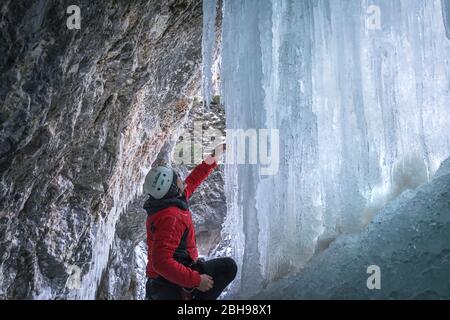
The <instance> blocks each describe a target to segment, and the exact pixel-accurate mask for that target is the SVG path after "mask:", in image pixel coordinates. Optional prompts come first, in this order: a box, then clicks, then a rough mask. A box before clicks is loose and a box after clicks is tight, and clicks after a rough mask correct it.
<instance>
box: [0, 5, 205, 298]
mask: <svg viewBox="0 0 450 320" xmlns="http://www.w3.org/2000/svg"><path fill="white" fill-rule="evenodd" d="M71 4H72V3H69V2H67V1H46V0H41V1H33V2H28V1H16V0H11V1H6V2H4V3H3V4H2V5H1V10H0V26H1V33H0V38H1V39H0V70H1V72H0V105H1V109H0V110H1V112H0V125H1V127H0V177H1V180H0V298H15V299H17V298H95V297H96V296H97V297H102V295H103V297H110V296H111V292H112V291H114V289H113V288H114V284H111V283H110V284H109V285H106V284H105V283H107V281H103V282H102V283H103V284H104V286H103V288H107V289H102V290H100V291H99V290H97V288H98V285H99V283H100V280H101V278H102V275H104V271H105V268H106V267H107V265H108V261H109V262H110V261H111V259H112V258H111V257H112V256H114V254H115V255H116V256H119V257H120V259H119V260H122V261H123V262H124V263H127V257H128V254H130V252H125V251H114V252H112V253H111V254H110V247H111V246H112V245H113V243H116V242H117V241H119V240H117V239H122V240H123V241H129V242H130V243H131V244H130V248H131V247H133V248H137V249H136V250H139V246H137V247H136V246H135V245H136V244H138V243H139V242H140V240H141V238H140V236H139V233H138V232H137V233H135V234H134V233H133V232H130V230H129V229H120V228H118V229H117V230H116V225H127V226H131V225H137V221H138V220H139V217H140V216H139V215H136V216H134V218H133V219H132V220H133V221H131V222H130V223H123V224H120V223H119V224H116V223H117V221H118V219H119V216H120V214H121V213H122V212H125V209H126V208H127V205H128V204H129V203H130V202H131V201H132V200H133V199H134V198H135V197H136V196H137V195H139V194H140V193H141V190H140V188H141V185H142V181H143V178H144V175H145V173H146V171H147V169H149V168H150V166H151V164H152V163H153V161H154V160H155V159H156V158H157V156H158V154H159V153H160V150H161V149H162V148H163V146H164V144H165V142H166V141H169V140H170V139H173V135H174V134H176V132H177V129H179V128H180V127H182V126H183V124H184V123H185V121H186V119H187V113H188V111H189V109H190V107H191V105H192V104H191V97H192V96H193V94H194V93H196V92H197V91H198V88H199V77H200V73H199V70H200V69H199V65H200V61H199V60H200V51H201V45H200V44H201V25H202V21H201V14H202V12H201V2H200V1H197V0H164V1H160V0H154V1H78V6H79V7H80V14H81V26H80V27H81V28H80V29H79V30H77V29H73V30H69V29H68V28H67V26H66V19H67V18H68V16H69V15H68V14H67V13H66V9H67V7H68V6H69V5H71ZM136 210H137V209H136ZM140 214H142V212H141V213H140ZM121 219H125V220H126V221H129V220H127V219H128V218H127V216H123V217H122V218H121ZM113 247H114V246H113ZM144 249H145V248H141V250H144ZM138 256H139V255H138ZM120 274H121V273H120V272H119V273H118V274H117V275H118V276H120ZM132 278H133V275H132V274H131V273H130V278H129V279H128V280H129V281H127V283H129V286H128V288H129V291H130V293H129V297H134V296H136V293H135V291H136V290H137V289H136V290H134V289H133V288H134V287H133V283H137V282H138V280H139V279H136V278H133V279H132ZM103 279H105V278H104V277H103ZM124 281H125V280H124ZM111 290H112V291H111ZM105 292H106V293H105ZM112 295H114V293H112Z"/></svg>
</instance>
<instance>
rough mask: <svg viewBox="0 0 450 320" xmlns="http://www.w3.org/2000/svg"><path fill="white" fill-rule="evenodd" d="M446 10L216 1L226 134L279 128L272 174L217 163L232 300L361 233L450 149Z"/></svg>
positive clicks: (402, 2) (425, 5)
mask: <svg viewBox="0 0 450 320" xmlns="http://www.w3.org/2000/svg"><path fill="white" fill-rule="evenodd" d="M449 8H450V2H449V1H448V0H443V1H441V0H429V1H422V0H374V1H370V2H369V1H367V0H351V1H333V0H305V1H297V0H264V1H262V0H239V1H233V0H224V3H223V8H222V9H223V21H222V37H223V38H222V39H223V40H222V41H223V42H222V66H221V70H222V74H221V81H222V97H223V101H224V105H225V107H226V117H227V128H229V129H244V130H247V129H252V128H255V129H259V128H268V129H278V130H279V170H278V172H277V173H276V174H275V175H269V176H262V175H260V173H259V170H258V166H257V165H252V164H246V165H242V164H237V165H228V166H227V167H226V190H227V191H226V192H227V201H228V216H227V221H226V224H225V232H226V233H227V234H228V235H229V237H228V239H227V240H226V241H229V242H230V245H231V248H232V250H233V254H234V255H235V257H236V258H237V261H238V264H239V265H240V271H241V272H240V275H239V276H240V287H239V291H240V293H241V295H242V296H244V297H245V296H250V295H252V294H254V293H255V292H257V291H258V290H260V289H261V288H262V287H263V286H265V284H267V283H268V282H271V281H273V280H275V279H278V278H280V277H282V276H284V275H287V274H289V273H291V272H296V271H299V270H300V269H301V268H302V267H304V265H305V263H306V262H307V261H308V260H309V259H310V258H311V257H312V256H313V254H314V253H315V252H317V250H320V249H321V248H323V247H326V246H327V244H328V243H329V242H330V241H331V240H332V239H334V238H335V237H336V236H338V235H339V234H342V233H354V232H358V231H360V230H361V229H362V228H363V227H364V226H366V225H367V224H368V223H369V222H370V221H371V220H372V218H373V216H374V215H375V214H376V213H377V211H378V210H379V209H381V208H382V207H383V206H384V204H385V203H386V202H387V201H389V200H391V199H394V198H396V197H397V196H398V195H400V194H401V193H402V192H403V191H404V190H407V189H415V188H416V187H418V186H419V185H421V184H423V183H425V182H427V181H429V180H430V179H431V177H432V176H433V174H434V173H435V171H436V170H437V168H438V167H439V165H440V164H441V162H442V161H443V160H444V159H445V158H447V157H448V156H449V155H450V41H449V39H447V36H448V35H449V24H450V23H449ZM209 19H211V18H209ZM446 28H447V30H446ZM446 34H447V36H446ZM228 143H229V144H230V143H231V141H229V142H228ZM259 147H261V145H260V146H259Z"/></svg>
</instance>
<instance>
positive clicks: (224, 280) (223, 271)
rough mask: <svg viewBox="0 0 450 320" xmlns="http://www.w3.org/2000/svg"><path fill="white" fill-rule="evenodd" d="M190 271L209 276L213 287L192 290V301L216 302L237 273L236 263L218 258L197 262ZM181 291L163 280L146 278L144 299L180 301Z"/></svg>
mask: <svg viewBox="0 0 450 320" xmlns="http://www.w3.org/2000/svg"><path fill="white" fill-rule="evenodd" d="M192 269H194V270H197V271H198V272H200V274H207V275H209V276H211V277H212V278H213V281H214V286H213V287H212V288H211V289H210V290H208V291H206V292H201V291H199V290H197V289H194V290H193V291H192V298H193V299H194V300H216V299H217V298H218V297H219V296H220V294H221V293H222V291H223V290H224V289H225V288H226V287H227V286H228V284H230V283H231V281H233V280H234V278H235V277H236V272H237V266H236V262H234V260H233V259H231V258H218V259H212V260H209V261H204V262H199V263H198V264H195V265H193V266H192ZM181 290H182V288H181V287H179V286H178V285H176V284H174V283H171V282H169V281H167V280H166V279H164V278H161V277H158V278H156V279H150V278H148V280H147V284H146V299H147V300H180V299H181Z"/></svg>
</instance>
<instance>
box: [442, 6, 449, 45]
mask: <svg viewBox="0 0 450 320" xmlns="http://www.w3.org/2000/svg"><path fill="white" fill-rule="evenodd" d="M442 15H443V16H444V25H445V30H446V32H447V38H448V39H449V40H450V0H442Z"/></svg>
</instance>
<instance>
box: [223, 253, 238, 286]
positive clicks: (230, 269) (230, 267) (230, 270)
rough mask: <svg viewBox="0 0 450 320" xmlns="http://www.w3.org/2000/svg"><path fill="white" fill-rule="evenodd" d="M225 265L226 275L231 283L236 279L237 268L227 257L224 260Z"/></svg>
mask: <svg viewBox="0 0 450 320" xmlns="http://www.w3.org/2000/svg"><path fill="white" fill-rule="evenodd" d="M225 263H226V266H227V267H226V268H227V271H228V272H227V275H228V277H229V279H230V281H231V280H233V279H234V278H235V277H236V273H237V269H238V267H237V264H236V262H235V261H234V260H233V259H232V258H229V257H227V258H225Z"/></svg>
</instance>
